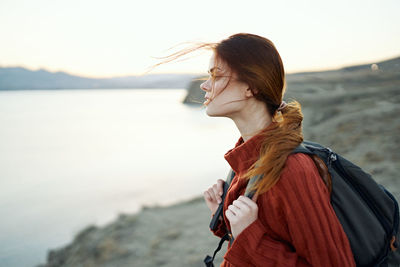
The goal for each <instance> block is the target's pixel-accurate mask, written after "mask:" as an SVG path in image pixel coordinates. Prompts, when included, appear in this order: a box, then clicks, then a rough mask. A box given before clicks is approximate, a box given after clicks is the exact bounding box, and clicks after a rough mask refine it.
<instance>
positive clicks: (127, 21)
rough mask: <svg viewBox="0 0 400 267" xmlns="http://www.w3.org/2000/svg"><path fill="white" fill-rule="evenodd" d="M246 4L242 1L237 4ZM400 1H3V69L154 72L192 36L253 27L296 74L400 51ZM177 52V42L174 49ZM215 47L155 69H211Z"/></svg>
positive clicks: (200, 38) (102, 74)
mask: <svg viewBox="0 0 400 267" xmlns="http://www.w3.org/2000/svg"><path fill="white" fill-rule="evenodd" d="M237 3H239V2H237ZM398 10H400V1H396V0H384V1H380V2H377V1H373V0H366V1H359V0H355V1H351V2H349V1H344V0H340V1H335V2H324V3H322V2H321V1H316V0H310V1H302V2H300V1H285V2H278V1H275V2H270V3H268V2H266V1H252V0H250V1H247V2H246V4H245V5H243V4H241V5H239V4H236V2H235V1H219V2H215V3H214V2H212V1H210V0H205V1H202V2H194V1H186V2H182V1H178V0H173V1H169V2H165V1H124V0H117V1H113V2H112V3H111V2H108V1H93V0H90V1H89V0H88V1H84V2H81V1H77V0H71V1H52V0H39V1H35V2H31V1H24V0H14V1H12V0H3V1H2V2H1V3H0V34H1V36H2V42H0V67H23V68H27V69H30V70H39V69H45V70H47V71H50V72H58V71H62V72H66V73H68V74H71V75H76V76H82V77H88V78H109V77H121V76H132V75H141V74H144V73H145V72H146V71H147V70H148V68H149V67H151V66H152V65H154V64H156V63H158V62H160V60H158V59H155V57H162V56H167V55H169V54H171V53H173V52H176V51H178V50H179V49H181V48H185V47H187V46H186V45H179V44H182V43H184V42H217V41H220V40H222V39H225V38H227V37H228V36H230V35H232V34H234V33H238V32H247V33H253V34H258V35H261V36H264V37H266V38H268V39H270V40H271V41H272V42H273V43H274V44H275V46H276V47H277V49H278V51H279V53H280V55H281V57H282V60H283V63H284V67H285V71H286V73H288V74H290V73H297V72H308V71H325V70H333V69H339V68H342V67H346V66H352V65H361V64H369V63H376V62H380V61H384V60H388V59H391V58H395V57H398V56H400V27H399V26H400V20H399V18H398V16H397V12H398ZM174 46H177V47H175V48H174V49H172V50H168V49H169V48H171V47H174ZM210 53H211V52H210V51H206V50H202V51H199V52H194V53H191V54H189V57H191V58H190V59H187V60H184V61H179V60H181V59H185V58H187V57H183V58H181V59H178V60H177V61H174V62H170V63H167V64H163V65H161V66H158V67H156V68H155V69H153V70H152V71H150V72H149V73H148V74H161V73H182V74H183V73H185V74H186V73H188V74H192V73H193V74H202V73H206V71H207V67H208V62H209V57H210V55H211V54H210Z"/></svg>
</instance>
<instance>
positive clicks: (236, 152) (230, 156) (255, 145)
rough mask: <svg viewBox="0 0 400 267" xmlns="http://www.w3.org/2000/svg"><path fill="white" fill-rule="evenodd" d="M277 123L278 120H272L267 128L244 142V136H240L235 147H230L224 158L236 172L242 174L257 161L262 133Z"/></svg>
mask: <svg viewBox="0 0 400 267" xmlns="http://www.w3.org/2000/svg"><path fill="white" fill-rule="evenodd" d="M276 124H277V123H276V122H271V123H270V124H269V125H268V126H267V127H266V128H264V129H263V130H261V131H260V132H259V133H257V134H256V135H254V136H252V137H251V138H250V139H248V140H247V141H246V142H244V140H243V137H242V136H240V138H239V140H238V141H237V142H236V144H235V147H234V148H232V149H229V150H228V152H226V153H225V155H224V158H225V159H226V161H228V163H229V165H230V166H231V168H232V169H233V171H234V172H235V173H236V174H238V175H241V174H243V173H245V172H246V171H247V170H248V169H249V168H250V166H251V165H252V164H253V163H254V162H256V161H257V159H258V158H259V156H260V150H261V143H262V141H263V136H262V133H263V132H265V131H268V130H270V129H271V128H274V126H275V125H276Z"/></svg>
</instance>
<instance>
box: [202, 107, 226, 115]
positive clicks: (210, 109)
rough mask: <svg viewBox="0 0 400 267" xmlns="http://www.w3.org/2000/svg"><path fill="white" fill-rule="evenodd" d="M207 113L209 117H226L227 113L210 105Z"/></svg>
mask: <svg viewBox="0 0 400 267" xmlns="http://www.w3.org/2000/svg"><path fill="white" fill-rule="evenodd" d="M206 114H207V115H208V116H209V117H226V114H225V113H224V112H218V111H216V110H213V109H212V108H209V107H207V108H206Z"/></svg>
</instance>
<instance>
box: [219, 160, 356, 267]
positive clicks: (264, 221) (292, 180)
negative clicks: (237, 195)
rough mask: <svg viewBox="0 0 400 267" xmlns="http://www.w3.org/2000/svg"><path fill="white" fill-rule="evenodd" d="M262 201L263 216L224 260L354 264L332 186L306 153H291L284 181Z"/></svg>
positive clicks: (258, 263) (237, 262) (228, 262)
mask: <svg viewBox="0 0 400 267" xmlns="http://www.w3.org/2000/svg"><path fill="white" fill-rule="evenodd" d="M257 205H258V207H259V216H258V219H257V220H256V221H255V222H253V223H252V224H251V225H249V226H248V227H247V228H246V229H244V230H243V231H242V232H241V233H240V234H239V235H238V236H237V237H236V239H235V241H234V242H233V243H232V245H231V246H230V247H229V246H228V250H227V253H226V254H225V256H224V259H225V261H224V262H223V263H222V264H221V266H260V267H261V266H263V267H265V266H324V267H329V266H340V267H347V266H355V262H354V258H353V254H352V251H351V247H350V243H349V241H348V239H347V236H346V234H345V233H344V231H343V228H342V226H341V224H340V222H339V220H338V218H337V217H336V215H335V212H334V210H333V208H332V206H331V204H330V197H329V193H328V190H327V189H326V187H325V184H324V183H323V181H322V180H321V178H320V176H319V174H318V170H317V169H316V167H315V165H314V163H313V161H312V159H310V158H309V157H308V156H307V155H305V154H293V155H290V156H289V157H288V159H287V161H286V166H285V169H284V171H283V172H282V175H281V177H280V180H279V182H278V183H277V184H276V185H275V186H274V187H273V188H272V189H271V190H269V191H268V192H266V193H264V194H262V195H260V196H259V198H258V200H257ZM268 233H269V234H268Z"/></svg>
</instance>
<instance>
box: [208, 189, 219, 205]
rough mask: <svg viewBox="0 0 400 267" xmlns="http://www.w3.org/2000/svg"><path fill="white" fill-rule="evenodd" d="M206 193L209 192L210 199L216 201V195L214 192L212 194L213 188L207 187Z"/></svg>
mask: <svg viewBox="0 0 400 267" xmlns="http://www.w3.org/2000/svg"><path fill="white" fill-rule="evenodd" d="M207 192H208V194H210V196H211V199H212V200H211V201H213V202H216V201H217V198H216V196H215V194H214V190H213V189H212V187H211V188H209V189H208V191H207Z"/></svg>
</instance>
